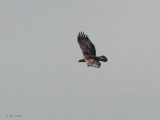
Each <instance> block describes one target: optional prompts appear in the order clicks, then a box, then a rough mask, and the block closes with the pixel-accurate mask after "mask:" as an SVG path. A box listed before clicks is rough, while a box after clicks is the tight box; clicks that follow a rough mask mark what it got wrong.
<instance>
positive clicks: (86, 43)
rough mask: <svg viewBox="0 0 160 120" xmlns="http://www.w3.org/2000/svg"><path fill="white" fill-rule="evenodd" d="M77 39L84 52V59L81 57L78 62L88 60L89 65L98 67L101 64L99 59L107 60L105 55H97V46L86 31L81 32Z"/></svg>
mask: <svg viewBox="0 0 160 120" xmlns="http://www.w3.org/2000/svg"><path fill="white" fill-rule="evenodd" d="M77 40H78V43H79V46H80V48H81V50H82V53H83V59H80V60H79V61H78V62H86V64H87V66H88V67H96V68H99V67H100V66H101V63H100V62H99V61H103V62H107V58H106V57H105V56H98V57H97V56H96V49H95V46H94V44H93V43H92V42H91V41H90V39H89V38H88V36H87V35H86V34H84V32H80V33H79V35H78V38H77Z"/></svg>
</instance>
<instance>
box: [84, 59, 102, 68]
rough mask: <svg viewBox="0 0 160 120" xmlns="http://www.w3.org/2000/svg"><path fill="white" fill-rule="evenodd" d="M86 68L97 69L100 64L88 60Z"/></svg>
mask: <svg viewBox="0 0 160 120" xmlns="http://www.w3.org/2000/svg"><path fill="white" fill-rule="evenodd" d="M87 66H88V67H96V68H99V67H100V66H101V63H100V62H98V61H95V60H89V62H88V63H87Z"/></svg>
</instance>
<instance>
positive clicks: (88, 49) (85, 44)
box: [78, 32, 96, 56]
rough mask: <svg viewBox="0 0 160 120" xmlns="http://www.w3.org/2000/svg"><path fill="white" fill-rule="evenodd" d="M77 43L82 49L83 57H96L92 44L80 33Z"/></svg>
mask: <svg viewBox="0 0 160 120" xmlns="http://www.w3.org/2000/svg"><path fill="white" fill-rule="evenodd" d="M78 43H79V46H80V48H81V49H82V52H83V55H93V56H95V55H96V49H95V47H94V44H93V43H92V42H91V41H90V40H89V38H88V36H87V35H86V34H84V33H83V32H80V33H79V35H78Z"/></svg>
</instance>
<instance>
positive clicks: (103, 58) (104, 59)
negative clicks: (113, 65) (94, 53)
mask: <svg viewBox="0 0 160 120" xmlns="http://www.w3.org/2000/svg"><path fill="white" fill-rule="evenodd" d="M97 59H98V61H103V62H107V61H108V59H107V58H106V57H105V56H99V57H97Z"/></svg>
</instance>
